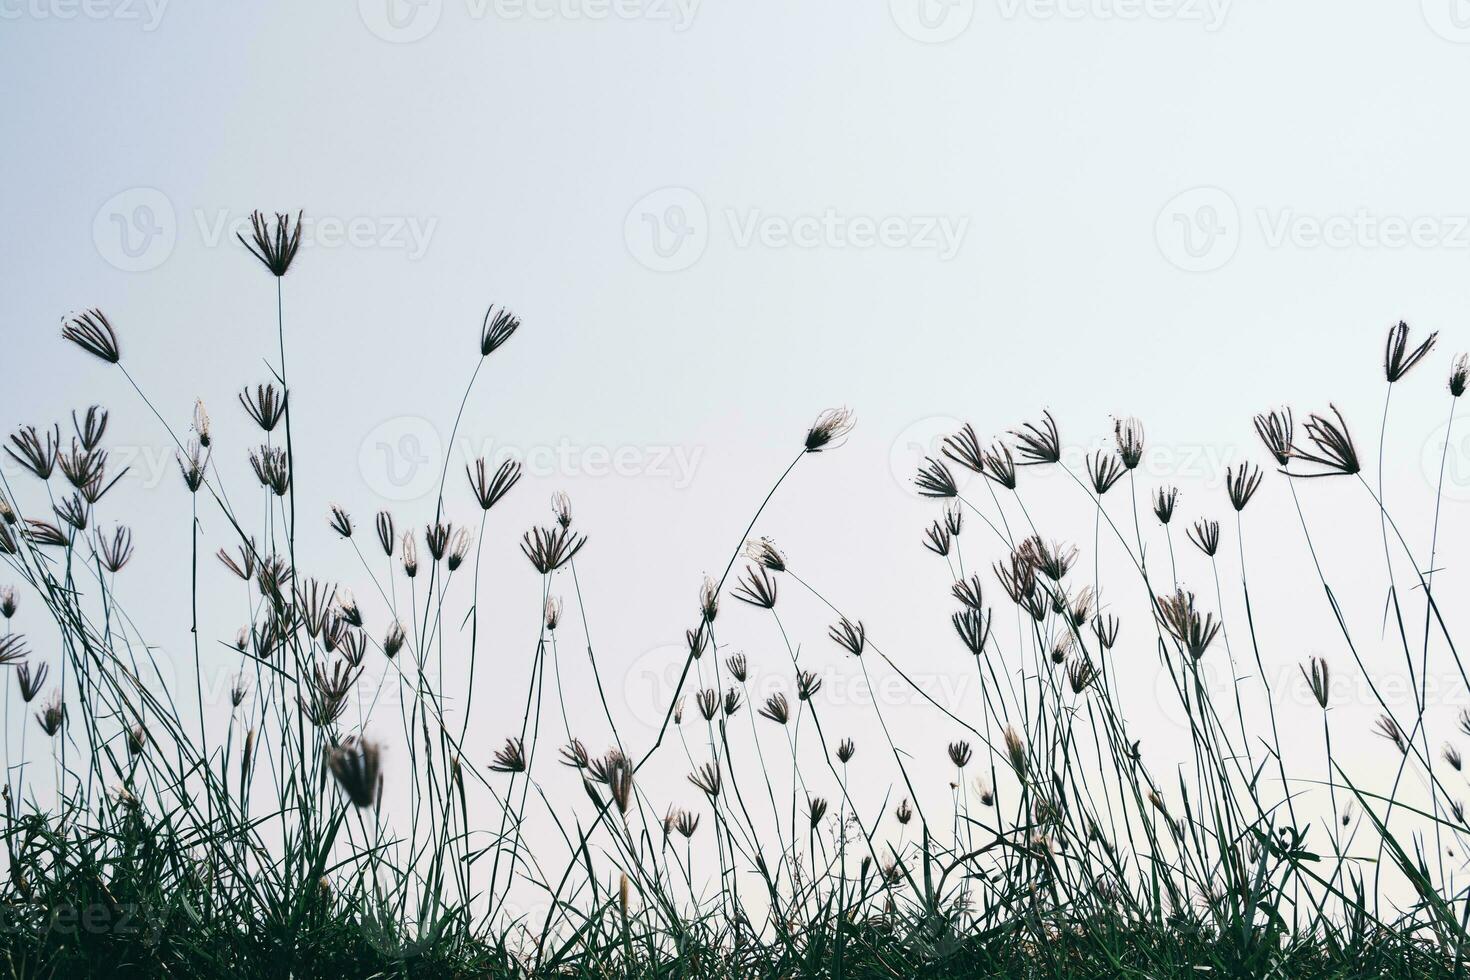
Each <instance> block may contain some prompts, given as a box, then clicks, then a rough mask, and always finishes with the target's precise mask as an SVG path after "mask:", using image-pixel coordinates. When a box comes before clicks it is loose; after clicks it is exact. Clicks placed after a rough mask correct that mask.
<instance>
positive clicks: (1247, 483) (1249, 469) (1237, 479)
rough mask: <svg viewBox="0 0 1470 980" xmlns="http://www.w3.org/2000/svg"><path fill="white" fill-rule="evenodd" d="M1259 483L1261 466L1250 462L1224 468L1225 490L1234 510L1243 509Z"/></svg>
mask: <svg viewBox="0 0 1470 980" xmlns="http://www.w3.org/2000/svg"><path fill="white" fill-rule="evenodd" d="M1260 485H1261V468H1260V467H1259V466H1253V465H1251V464H1250V463H1241V464H1240V465H1239V466H1232V467H1227V468H1226V470H1225V490H1226V492H1227V493H1229V495H1230V506H1232V507H1234V508H1235V509H1236V511H1237V512H1238V511H1242V510H1245V505H1246V504H1248V503H1250V502H1251V497H1253V496H1254V495H1255V492H1256V488H1257V487H1259V486H1260Z"/></svg>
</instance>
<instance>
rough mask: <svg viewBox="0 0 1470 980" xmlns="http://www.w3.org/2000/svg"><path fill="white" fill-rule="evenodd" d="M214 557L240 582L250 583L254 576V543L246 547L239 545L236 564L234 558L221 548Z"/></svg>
mask: <svg viewBox="0 0 1470 980" xmlns="http://www.w3.org/2000/svg"><path fill="white" fill-rule="evenodd" d="M215 557H217V558H218V559H219V560H220V564H222V565H224V566H225V567H226V568H228V569H229V570H230V571H231V572H233V573H234V574H235V575H237V576H238V577H239V578H240V579H241V580H242V581H245V582H248V581H250V579H251V577H252V576H254V574H255V542H254V541H253V540H252V541H251V542H250V545H249V546H248V547H247V546H246V545H243V544H242V545H240V560H239V561H238V562H237V561H235V559H234V556H232V555H231V554H230V553H229V552H228V551H226V550H225V549H223V548H221V549H220V550H219V551H218V552H217V553H216V555H215Z"/></svg>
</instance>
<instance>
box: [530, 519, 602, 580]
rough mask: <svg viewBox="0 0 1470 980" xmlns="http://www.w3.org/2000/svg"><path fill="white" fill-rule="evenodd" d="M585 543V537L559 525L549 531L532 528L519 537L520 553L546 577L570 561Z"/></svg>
mask: <svg viewBox="0 0 1470 980" xmlns="http://www.w3.org/2000/svg"><path fill="white" fill-rule="evenodd" d="M586 543H587V538H586V536H585V535H581V534H577V533H576V532H574V531H570V530H568V529H567V528H564V527H561V526H560V525H558V526H556V527H554V528H551V529H546V528H539V527H533V528H532V529H531V530H529V531H527V532H526V533H525V534H524V535H522V536H521V553H522V554H524V555H525V556H526V558H527V559H529V560H530V562H531V565H532V567H534V568H535V569H536V571H538V572H540V573H541V574H542V575H547V574H550V573H551V572H554V571H556V570H557V569H558V568H561V567H562V566H563V565H565V564H566V563H567V562H569V561H571V560H572V558H573V557H574V556H575V555H576V554H577V552H579V551H581V550H582V546H583V545H584V544H586Z"/></svg>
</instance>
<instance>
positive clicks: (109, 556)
mask: <svg viewBox="0 0 1470 980" xmlns="http://www.w3.org/2000/svg"><path fill="white" fill-rule="evenodd" d="M97 553H98V555H99V556H100V557H101V559H102V567H103V568H105V569H107V570H108V571H109V572H112V573H114V574H116V573H117V572H119V571H121V570H122V567H123V566H124V565H126V564H127V563H128V559H130V558H132V557H133V532H132V531H130V530H128V529H127V528H126V527H123V526H122V525H120V524H119V525H118V526H117V527H115V528H113V531H112V537H110V538H109V537H105V536H103V534H102V529H101V528H98V529H97Z"/></svg>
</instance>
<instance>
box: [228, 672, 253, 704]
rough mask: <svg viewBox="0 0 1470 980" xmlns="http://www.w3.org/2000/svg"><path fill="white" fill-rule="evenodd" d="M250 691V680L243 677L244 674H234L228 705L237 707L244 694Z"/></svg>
mask: <svg viewBox="0 0 1470 980" xmlns="http://www.w3.org/2000/svg"><path fill="white" fill-rule="evenodd" d="M249 693H250V682H249V681H248V680H246V679H245V675H244V674H236V675H235V682H234V683H233V684H231V685H230V707H232V708H238V707H240V704H241V702H243V701H244V700H245V695H247V694H249Z"/></svg>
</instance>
